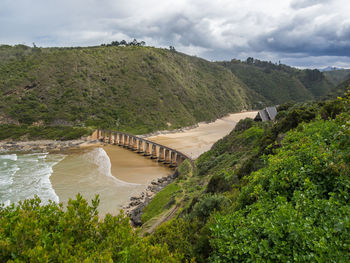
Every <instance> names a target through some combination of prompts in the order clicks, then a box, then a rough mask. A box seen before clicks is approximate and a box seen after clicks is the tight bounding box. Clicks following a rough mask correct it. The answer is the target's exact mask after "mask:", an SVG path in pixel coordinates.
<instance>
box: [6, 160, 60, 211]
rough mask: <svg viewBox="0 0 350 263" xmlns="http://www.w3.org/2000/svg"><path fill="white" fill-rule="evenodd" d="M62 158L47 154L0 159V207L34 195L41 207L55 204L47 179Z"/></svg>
mask: <svg viewBox="0 0 350 263" xmlns="http://www.w3.org/2000/svg"><path fill="white" fill-rule="evenodd" d="M64 158H65V155H62V154H49V153H32V154H18V155H17V154H10V155H9V154H7V155H0V203H5V204H6V205H8V204H9V202H10V203H17V202H19V201H21V200H24V199H28V198H33V197H34V195H37V196H38V197H40V199H41V200H42V203H43V204H47V203H48V202H49V200H51V201H54V202H57V203H58V202H59V198H58V196H57V194H56V193H55V191H54V189H53V187H52V185H51V181H50V176H51V174H52V172H53V170H52V167H53V166H54V165H55V164H57V163H58V162H60V161H62V160H63V159H64Z"/></svg>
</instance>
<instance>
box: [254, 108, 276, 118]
mask: <svg viewBox="0 0 350 263" xmlns="http://www.w3.org/2000/svg"><path fill="white" fill-rule="evenodd" d="M276 115H277V109H276V107H266V108H265V109H263V110H259V112H258V114H257V115H256V117H255V119H254V120H255V121H270V120H272V121H273V120H275V117H276Z"/></svg>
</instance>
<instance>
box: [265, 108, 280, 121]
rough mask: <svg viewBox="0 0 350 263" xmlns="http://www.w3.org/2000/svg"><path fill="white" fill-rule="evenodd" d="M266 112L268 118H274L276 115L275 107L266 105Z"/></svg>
mask: <svg viewBox="0 0 350 263" xmlns="http://www.w3.org/2000/svg"><path fill="white" fill-rule="evenodd" d="M265 109H266V112H267V114H268V115H269V118H270V120H274V119H275V117H276V115H277V109H276V107H266V108H265Z"/></svg>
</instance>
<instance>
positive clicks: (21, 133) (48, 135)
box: [0, 124, 92, 140]
mask: <svg viewBox="0 0 350 263" xmlns="http://www.w3.org/2000/svg"><path fill="white" fill-rule="evenodd" d="M91 133H92V130H90V129H87V128H82V127H69V126H27V125H13V124H2V125H0V140H4V139H14V140H20V139H22V138H24V139H29V140H38V139H51V140H73V139H78V138H80V137H82V136H87V135H89V134H91Z"/></svg>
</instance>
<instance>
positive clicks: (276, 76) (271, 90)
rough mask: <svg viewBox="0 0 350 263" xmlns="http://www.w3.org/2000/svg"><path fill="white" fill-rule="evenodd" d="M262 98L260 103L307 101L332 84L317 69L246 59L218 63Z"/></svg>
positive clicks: (324, 92)
mask: <svg viewBox="0 0 350 263" xmlns="http://www.w3.org/2000/svg"><path fill="white" fill-rule="evenodd" d="M218 64H219V65H222V66H224V67H226V68H228V69H230V70H231V71H232V73H234V74H235V75H236V77H238V78H239V79H240V80H242V82H243V83H245V84H246V85H247V86H248V87H249V88H250V89H252V90H254V91H255V92H257V93H259V94H260V95H261V96H263V97H264V98H265V99H264V100H263V101H262V103H261V104H281V103H284V102H286V101H290V100H295V101H306V100H310V99H314V98H319V97H322V96H324V95H325V94H327V93H329V92H330V91H331V90H332V89H333V88H334V86H335V85H334V84H333V83H331V81H329V80H328V79H327V78H326V77H325V75H324V74H323V73H322V72H320V71H318V70H309V69H306V70H300V69H296V68H292V67H289V66H287V65H283V64H279V65H276V64H273V63H271V62H266V61H260V60H257V59H253V58H248V59H247V61H244V62H243V61H239V60H231V61H224V62H218Z"/></svg>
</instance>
